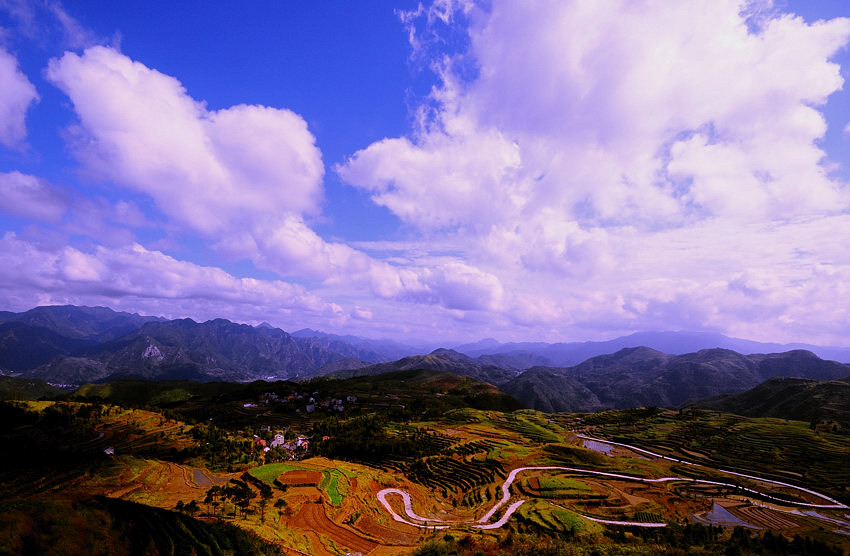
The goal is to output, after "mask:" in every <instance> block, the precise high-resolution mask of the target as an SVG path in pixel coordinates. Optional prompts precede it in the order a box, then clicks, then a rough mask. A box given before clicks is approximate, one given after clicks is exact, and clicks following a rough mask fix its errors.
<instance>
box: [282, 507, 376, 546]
mask: <svg viewBox="0 0 850 556" xmlns="http://www.w3.org/2000/svg"><path fill="white" fill-rule="evenodd" d="M289 524H290V525H291V526H292V527H298V528H299V529H306V530H308V531H319V532H321V533H322V534H323V535H326V536H327V537H329V538H330V539H331V540H333V542H334V543H335V544H336V545H337V546H338V547H340V548H342V549H344V550H346V551H348V552H362V553H363V554H368V553H369V552H371V551H372V550H373V549H374V548H375V547H376V546H378V543H376V542H375V541H372V540H369V539H366V538H364V537H361V536H359V535H357V534H356V533H355V532H354V531H351V530H350V529H346V528H345V527H342V526H340V525H337V524H336V523H334V522H333V521H331V520H330V519H328V516H327V515H326V514H325V509H324V507H323V506H322V504H316V503H313V502H309V503H307V504H304V505H303V506H301V510H300V511H299V512H298V514H296V515H295V517H294V518H292V520H291V521H290V522H289ZM323 548H325V550H327V548H326V547H323Z"/></svg>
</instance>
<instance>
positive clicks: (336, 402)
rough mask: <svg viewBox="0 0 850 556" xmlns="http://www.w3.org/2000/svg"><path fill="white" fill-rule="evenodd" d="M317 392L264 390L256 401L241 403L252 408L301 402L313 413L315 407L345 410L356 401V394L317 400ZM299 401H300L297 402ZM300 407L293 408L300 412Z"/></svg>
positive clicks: (306, 409)
mask: <svg viewBox="0 0 850 556" xmlns="http://www.w3.org/2000/svg"><path fill="white" fill-rule="evenodd" d="M318 396H319V393H318V392H313V394H312V395H311V394H300V393H298V392H296V393H294V394H289V395H288V396H278V395H277V394H275V393H274V392H265V393H263V394H261V395H260V399H259V402H258V403H245V404H242V406H243V407H245V408H254V407H260V406H261V405H273V404H278V403H287V402H288V403H293V404H296V405H301V403H303V404H304V405H303V410H304V411H306V412H307V413H313V412H314V411H316V409H326V410H329V411H338V412H342V411H345V404H346V403H348V404H352V403H354V402H356V401H357V396H345V398H344V399H343V398H325V399H323V400H318V399H317V398H318ZM299 402H300V403H299ZM301 410H302V407H298V408H296V409H295V411H296V412H298V413H300V412H301Z"/></svg>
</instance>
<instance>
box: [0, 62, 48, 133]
mask: <svg viewBox="0 0 850 556" xmlns="http://www.w3.org/2000/svg"><path fill="white" fill-rule="evenodd" d="M0 84H2V85H0V143H2V144H4V145H6V146H7V147H13V146H15V145H17V144H19V143H20V142H21V141H23V140H24V138H25V137H26V135H27V127H26V114H27V110H28V109H29V107H30V105H32V104H33V103H34V102H36V101H38V98H39V97H38V93H37V92H36V90H35V86H34V85H33V84H32V83H30V80H29V79H27V77H26V76H25V75H24V74H23V73H21V71H20V69H18V61H17V60H16V59H15V57H14V56H12V55H11V54H10V53H9V52H7V51H6V50H5V49H3V48H0Z"/></svg>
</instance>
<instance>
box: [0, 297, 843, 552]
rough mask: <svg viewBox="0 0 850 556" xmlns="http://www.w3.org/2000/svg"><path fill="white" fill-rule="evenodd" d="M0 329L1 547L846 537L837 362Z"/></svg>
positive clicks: (47, 313) (27, 318)
mask: <svg viewBox="0 0 850 556" xmlns="http://www.w3.org/2000/svg"><path fill="white" fill-rule="evenodd" d="M4 318H6V319H12V320H8V321H7V323H6V324H5V325H2V326H3V328H2V330H0V332H2V334H3V338H4V341H3V343H1V344H0V360H2V361H5V362H11V363H13V364H14V365H16V367H15V368H14V369H10V368H9V367H6V368H5V369H4V375H5V376H0V400H2V401H0V419H2V422H3V423H4V427H3V429H1V430H0V442H2V444H3V446H4V453H6V454H8V456H7V457H5V458H4V459H3V461H2V462H0V552H2V553H14V554H19V553H21V554H26V553H33V554H36V553H40V552H45V551H48V550H49V551H52V552H53V553H60V554H75V553H79V551H80V547H83V546H98V547H102V550H100V552H102V553H115V554H148V553H152V552H158V553H164V554H178V553H182V552H181V551H180V550H181V549H179V547H183V546H191V547H192V550H194V551H195V552H196V553H204V554H317V555H325V554H334V555H336V554H357V553H360V554H369V555H375V556H380V555H390V554H414V555H417V556H423V555H428V554H456V555H472V554H511V553H515V554H531V555H549V554H553V555H554V554H576V555H583V554H587V555H590V554H605V553H616V554H646V553H658V552H662V551H663V552H665V553H668V554H717V553H724V552H725V553H740V554H798V553H813V554H843V553H846V552H847V551H848V550H850V509H848V506H847V504H850V490H848V487H850V468H848V467H847V465H846V461H848V458H850V435H848V431H850V421H848V419H847V415H848V414H850V404H848V401H847V396H846V392H847V387H848V377H850V366H848V365H846V364H843V363H838V362H835V361H827V360H823V359H820V358H818V357H817V356H815V355H814V354H813V353H811V352H808V351H800V350H796V351H793V350H792V351H788V352H784V353H774V354H750V355H743V354H740V353H736V352H733V351H730V350H727V349H703V350H700V351H697V352H692V353H682V354H667V353H662V352H660V351H656V350H654V349H651V348H649V347H645V346H638V347H624V348H622V349H619V350H618V351H616V352H614V353H608V354H603V355H597V356H595V357H591V358H589V359H587V360H585V361H583V362H581V363H579V364H577V365H573V366H571V367H555V366H540V364H541V363H545V362H546V361H544V360H542V359H541V357H542V356H538V355H534V354H533V353H532V352H526V353H519V352H516V351H513V352H510V353H492V354H490V355H476V356H475V357H472V356H470V355H466V354H463V353H461V352H459V351H455V350H451V349H436V350H433V351H431V352H430V353H428V354H425V355H415V354H413V355H404V356H402V357H401V358H400V359H395V360H393V359H391V358H390V354H393V355H395V356H397V355H399V354H403V348H402V347H400V346H399V345H398V344H393V345H389V346H384V345H383V344H381V343H380V342H374V343H369V342H365V341H361V340H358V339H355V338H350V337H330V336H321V335H318V333H315V332H313V331H299V332H298V333H296V334H293V335H289V334H287V333H286V332H283V331H281V330H278V329H272V328H271V327H268V326H263V327H250V326H247V325H239V324H235V323H230V322H229V321H225V320H223V319H218V320H215V321H209V322H206V323H195V322H194V321H189V320H188V319H183V320H180V321H165V320H162V319H153V318H149V317H139V316H138V315H127V314H119V313H114V312H112V311H110V310H101V309H98V308H95V309H92V308H74V307H64V308H40V309H39V310H33V311H31V312H27V313H21V314H11V315H10V314H5V315H4ZM14 319H19V320H14ZM34 338H35V339H38V341H35V343H33V342H34ZM382 346H384V347H386V349H387V350H388V351H385V352H384V351H382V350H383V349H384V347H382ZM551 349H552V348H550V352H551ZM51 354H52V355H51ZM46 355H50V358H49V359H47V361H46V362H45V357H46ZM361 357H362V358H361ZM363 358H366V359H371V361H367V360H364V359H363ZM524 365H532V366H531V367H525V366H524ZM533 365H537V366H533ZM70 513H73V515H74V517H73V518H69V517H68V516H69V514H70Z"/></svg>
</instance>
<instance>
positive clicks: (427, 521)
mask: <svg viewBox="0 0 850 556" xmlns="http://www.w3.org/2000/svg"><path fill="white" fill-rule="evenodd" d="M577 436H578V437H579V438H583V439H585V440H593V441H596V442H601V443H605V444H614V445H616V446H622V447H624V448H628V449H630V450H634V451H637V452H642V453H645V454H649V455H651V456H653V457H656V458H661V459H666V460H669V461H675V462H677V463H682V464H686V465H699V464H695V463H691V462H688V461H683V460H679V459H676V458H671V457H667V456H662V455H661V454H656V453H654V452H650V451H649V450H644V449H642V448H637V447H635V446H630V445H628V444H622V443H620V442H611V441H609V440H602V439H599V438H592V437H590V436H584V435H581V434H579V435H577ZM523 471H567V472H570V473H583V474H588V475H598V476H601V477H611V478H614V479H622V480H627V481H638V482H642V483H663V482H670V481H677V482H687V483H698V484H704V485H715V486H724V487H729V488H737V489H740V490H743V491H746V492H749V493H752V494H755V495H757V496H761V497H764V498H769V499H771V500H775V501H777V502H780V503H785V504H793V505H795V506H801V507H806V508H822V509H845V510H846V509H850V507H848V506H847V505H846V504H842V503H841V502H839V501H837V500H834V499H832V498H830V497H828V496H826V495H823V494H821V493H819V492H815V491H813V490H809V489H806V488H802V487H798V486H796V485H792V484H788V483H783V482H780V481H773V480H770V479H764V478H762V477H756V476H754V475H745V474H743V473H736V472H734V471H725V470H722V469H720V470H718V471H721V472H723V473H727V474H730V475H736V476H738V477H744V478H747V479H753V480H758V481H762V482H766V483H771V484H775V485H780V486H784V487H789V488H794V489H797V490H800V491H802V492H806V493H809V494H812V495H814V496H817V497H819V498H821V499H823V500H827V501H829V502H831V504H809V503H804V502H793V503H792V502H789V501H787V500H783V499H781V498H776V497H774V496H770V495H769V494H764V493H762V492H759V491H757V490H753V489H749V488H746V487H742V486H739V485H733V484H730V483H721V482H718V481H708V480H705V479H691V478H688V477H661V478H659V479H644V478H642V477H633V476H631V475H622V474H619V473H608V472H605V471H595V470H592V469H579V468H576V467H562V466H558V465H546V466H534V467H518V468H516V469H513V470H512V471H511V472H510V473H509V474H508V476H507V478H505V482H504V483H502V498H501V499H500V500H498V501H497V502H496V503H495V504H494V505H493V507H492V508H490V510H489V511H488V512H487V513H486V514H484V516H482V517H481V519H479V520H478V521H477V523H478V525H473V527H476V528H478V529H496V528H499V527H502V526H503V525H504V524H505V523H507V521H508V519H510V517H511V516H512V515H513V513H514V512H515V511H516V510H517V509H518V508H519V507H520V506H522V504H523V503H525V502H526V501H525V500H517V501H516V502H514V503H513V504H511V505H510V506H509V507H508V509H507V511H506V512H505V514H504V515H503V516H502V517H501V518H500V519H499V520H498V521H496V522H494V523H487V521H489V520H490V518H492V517H493V515H494V514H495V513H496V512H497V511H498V510H499V508H501V507H502V506H503V505H504V504H505V503H506V502H507V501H508V500H510V498H511V493H510V487H511V485H512V484H513V482H514V480H515V479H516V476H517V474H519V473H521V472H523ZM388 494H397V495H399V496H401V498H402V501H403V503H404V512H405V513H406V514H407V517H409V518H410V519H414V520H418V521H420V522H421V523H414V522H412V521H408V520H407V519H405V518H403V517H402V516H400V515H399V514H398V513H396V511H395V510H393V508H392V506H390V504H389V502H388V501H387V495H388ZM376 496H377V498H378V501H379V502H380V503H381V504H383V506H384V508H386V510H387V512H389V514H390V515H391V516H392V518H393V519H394V520H395V521H398V522H400V523H405V524H407V525H413V526H414V527H423V526H424V527H428V528H431V529H446V528H448V527H449V525H450V524H462V523H463V524H470V523H474V522H472V521H445V520H440V519H435V518H428V517H422V516H420V515H418V514H416V513H415V512H414V511H413V505H412V501H411V499H410V494H408V493H407V492H406V491H404V490H401V489H398V488H385V489H383V490H380V491H379V492H378V493H377V495H376ZM578 515H581V514H578ZM581 517H584V518H585V519H588V520H590V521H595V522H597V523H606V524H610V525H629V526H637V527H666V526H667V524H666V523H639V522H633V521H610V520H604V519H597V518H592V517H588V516H584V515H581ZM423 523H424V525H423ZM431 523H434V524H433V525H432V524H431ZM437 523H439V525H438V524H437Z"/></svg>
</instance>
